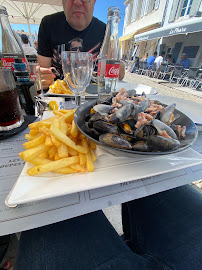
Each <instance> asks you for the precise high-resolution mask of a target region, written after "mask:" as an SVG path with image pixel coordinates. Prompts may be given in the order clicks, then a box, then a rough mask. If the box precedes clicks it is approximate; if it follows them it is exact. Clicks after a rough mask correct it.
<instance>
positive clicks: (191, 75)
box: [181, 67, 199, 88]
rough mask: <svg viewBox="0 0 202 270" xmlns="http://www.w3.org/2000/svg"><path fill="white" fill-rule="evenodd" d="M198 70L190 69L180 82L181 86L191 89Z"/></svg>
mask: <svg viewBox="0 0 202 270" xmlns="http://www.w3.org/2000/svg"><path fill="white" fill-rule="evenodd" d="M198 70H199V68H196V67H190V68H189V70H188V73H187V76H185V77H184V78H183V80H182V82H181V86H187V85H188V86H190V88H193V86H194V84H195V82H196V76H197V73H198Z"/></svg>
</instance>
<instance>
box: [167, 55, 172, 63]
mask: <svg viewBox="0 0 202 270" xmlns="http://www.w3.org/2000/svg"><path fill="white" fill-rule="evenodd" d="M166 61H167V63H168V65H172V64H173V59H172V56H171V54H167V56H166Z"/></svg>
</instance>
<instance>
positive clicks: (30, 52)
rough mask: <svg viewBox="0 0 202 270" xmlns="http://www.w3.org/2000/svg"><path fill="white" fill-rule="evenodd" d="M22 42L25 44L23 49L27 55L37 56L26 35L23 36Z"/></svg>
mask: <svg viewBox="0 0 202 270" xmlns="http://www.w3.org/2000/svg"><path fill="white" fill-rule="evenodd" d="M21 40H22V43H23V45H22V48H23V51H24V54H25V55H37V51H36V49H35V48H33V47H31V46H30V45H29V40H28V37H27V36H26V35H25V34H22V35H21Z"/></svg>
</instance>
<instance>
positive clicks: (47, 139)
mask: <svg viewBox="0 0 202 270" xmlns="http://www.w3.org/2000/svg"><path fill="white" fill-rule="evenodd" d="M45 145H47V146H52V145H53V142H52V140H51V136H46V139H45Z"/></svg>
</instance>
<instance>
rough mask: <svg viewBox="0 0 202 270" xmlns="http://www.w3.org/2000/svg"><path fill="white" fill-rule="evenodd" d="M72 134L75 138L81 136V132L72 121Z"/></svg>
mask: <svg viewBox="0 0 202 270" xmlns="http://www.w3.org/2000/svg"><path fill="white" fill-rule="evenodd" d="M70 134H71V135H72V137H73V138H76V137H77V136H78V134H79V130H78V128H77V126H76V124H75V122H74V120H73V121H72V128H71V131H70Z"/></svg>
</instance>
